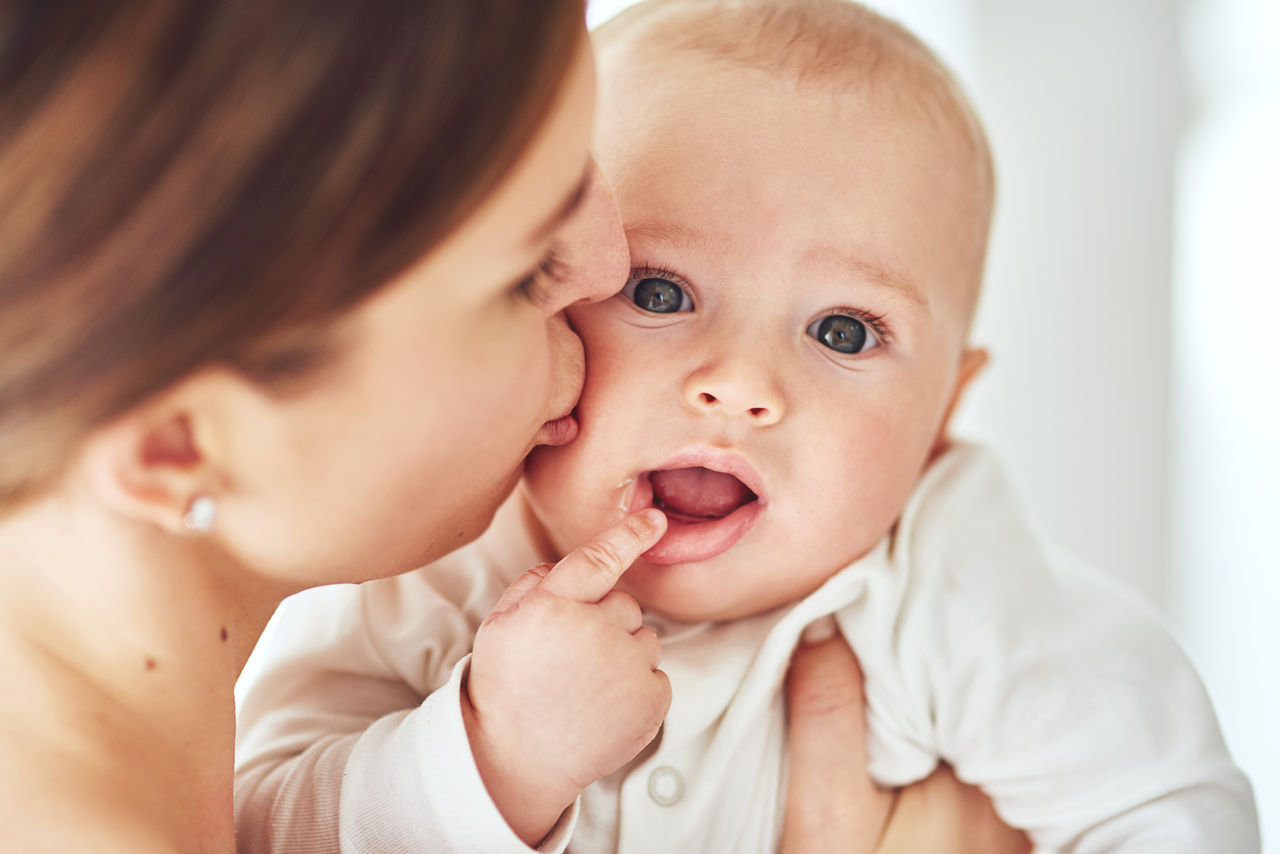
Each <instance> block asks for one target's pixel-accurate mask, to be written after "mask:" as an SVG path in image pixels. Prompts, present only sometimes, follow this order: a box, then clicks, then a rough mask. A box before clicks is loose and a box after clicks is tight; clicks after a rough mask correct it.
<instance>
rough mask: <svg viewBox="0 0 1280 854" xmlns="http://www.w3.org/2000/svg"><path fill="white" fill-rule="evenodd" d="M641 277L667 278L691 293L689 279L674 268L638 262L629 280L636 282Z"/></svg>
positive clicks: (632, 269)
mask: <svg viewBox="0 0 1280 854" xmlns="http://www.w3.org/2000/svg"><path fill="white" fill-rule="evenodd" d="M640 279H666V280H667V281H669V282H671V283H672V284H674V285H679V286H680V287H681V288H683V289H684V291H685V293H690V290H691V289H690V287H689V283H688V281H686V280H685V278H684V276H681V275H680V274H679V273H677V272H676V271H674V270H668V269H667V268H666V267H654V266H650V265H649V264H638V265H636V266H634V267H632V268H631V275H630V276H629V277H628V281H632V282H636V281H639V280H640Z"/></svg>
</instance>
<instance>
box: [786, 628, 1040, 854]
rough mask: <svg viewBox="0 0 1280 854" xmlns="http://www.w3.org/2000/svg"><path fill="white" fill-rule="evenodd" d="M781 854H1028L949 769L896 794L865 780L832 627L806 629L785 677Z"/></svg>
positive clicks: (841, 648)
mask: <svg viewBox="0 0 1280 854" xmlns="http://www.w3.org/2000/svg"><path fill="white" fill-rule="evenodd" d="M787 712H788V734H787V739H788V749H789V751H790V768H791V771H790V779H789V783H788V788H787V811H786V816H785V819H784V827H783V836H782V852H783V854H810V852H813V854H819V852H821V854H826V852H851V854H873V852H874V854H1026V852H1029V851H1030V850H1031V844H1030V842H1029V841H1028V840H1027V838H1026V836H1025V835H1024V834H1022V833H1021V832H1019V831H1016V830H1012V829H1010V828H1009V827H1006V826H1005V824H1004V823H1003V822H1001V821H1000V819H999V817H998V816H997V815H996V813H995V810H994V809H992V806H991V802H990V800H988V799H987V797H986V796H985V795H984V794H983V793H982V792H981V791H980V790H978V789H977V788H974V787H972V786H966V785H964V784H963V783H961V782H960V781H959V780H957V779H956V777H955V775H954V774H953V773H951V770H950V769H949V768H947V767H946V766H942V767H940V768H939V769H938V770H937V771H935V772H934V774H933V775H932V776H930V777H929V778H928V779H926V780H924V781H922V782H920V783H916V784H915V785H912V786H908V787H907V788H906V789H903V790H901V791H900V792H897V793H893V792H888V791H885V790H883V789H880V788H879V787H877V786H876V785H875V784H874V783H873V782H872V781H871V778H870V777H869V776H868V775H867V772H866V767H867V738H866V726H867V725H866V709H865V702H864V698H863V693H862V671H861V669H859V667H858V660H857V658H855V657H854V654H853V651H852V650H851V649H849V645H848V644H847V643H846V642H845V640H844V638H843V637H842V636H841V635H840V633H839V630H838V629H837V628H836V624H835V620H833V619H831V618H827V619H826V620H821V621H818V622H817V623H815V624H814V625H813V626H810V628H809V630H808V631H806V632H805V638H804V640H803V641H802V642H801V644H800V647H799V648H798V649H797V650H796V652H795V654H794V655H793V656H792V659H791V670H790V672H789V673H788V674H787Z"/></svg>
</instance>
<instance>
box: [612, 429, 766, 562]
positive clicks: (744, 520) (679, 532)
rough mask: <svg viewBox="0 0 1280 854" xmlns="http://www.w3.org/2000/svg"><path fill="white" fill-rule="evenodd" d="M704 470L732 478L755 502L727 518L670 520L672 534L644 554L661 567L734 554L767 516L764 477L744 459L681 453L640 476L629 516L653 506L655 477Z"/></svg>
mask: <svg viewBox="0 0 1280 854" xmlns="http://www.w3.org/2000/svg"><path fill="white" fill-rule="evenodd" d="M687 468H704V469H709V470H711V471H714V472H720V473H721V474H727V475H731V476H732V477H735V478H737V479H738V480H739V481H741V482H742V485H743V486H745V487H746V488H747V489H749V490H751V492H752V493H754V497H753V498H752V499H751V500H749V501H747V502H746V503H744V504H741V505H739V506H738V507H737V508H736V509H734V510H731V511H730V512H729V513H727V514H726V515H724V516H721V517H718V518H708V519H691V518H685V517H682V516H681V515H679V514H675V515H672V514H671V513H668V514H667V532H666V533H665V534H663V536H662V539H661V540H659V541H658V543H657V544H656V545H655V546H653V548H651V549H649V550H648V551H647V552H645V553H644V557H645V559H646V560H648V561H649V562H650V563H652V564H656V565H659V566H662V565H672V564H684V563H698V562H701V561H706V560H711V559H712V558H715V557H718V556H719V555H721V554H723V553H725V552H727V551H728V550H729V549H731V548H733V547H734V546H735V545H736V544H737V543H738V542H739V541H740V540H741V539H742V537H744V536H745V535H746V533H747V532H748V531H749V530H750V529H751V528H752V527H753V526H754V525H755V524H756V522H758V521H759V520H760V518H761V515H762V514H763V513H764V505H765V499H764V487H763V483H762V480H761V478H760V474H759V472H757V471H756V470H755V467H754V466H752V465H751V463H749V462H747V460H746V458H745V457H743V456H742V455H741V454H738V453H735V452H732V451H725V450H722V449H719V448H707V447H702V448H690V449H688V450H685V451H681V452H680V453H678V454H676V455H675V456H673V457H671V458H670V459H668V460H667V461H666V462H664V463H662V464H661V465H660V466H659V467H658V468H656V469H649V470H647V471H643V472H640V473H639V474H638V475H636V478H635V480H634V486H633V487H632V488H631V497H630V507H629V512H632V513H634V512H636V511H638V510H640V509H642V508H644V507H649V506H653V503H654V491H653V486H652V483H651V481H650V475H651V474H653V473H654V472H658V471H667V470H670V469H687Z"/></svg>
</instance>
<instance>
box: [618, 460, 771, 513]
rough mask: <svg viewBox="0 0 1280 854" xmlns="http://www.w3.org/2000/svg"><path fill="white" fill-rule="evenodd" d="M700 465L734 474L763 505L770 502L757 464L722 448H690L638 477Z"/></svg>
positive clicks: (646, 477)
mask: <svg viewBox="0 0 1280 854" xmlns="http://www.w3.org/2000/svg"><path fill="white" fill-rule="evenodd" d="M699 466H701V467H702V468H704V469H710V470H711V471H718V472H720V473H721V474H729V475H733V476H734V477H736V478H737V479H738V480H740V481H742V483H743V485H744V486H746V488H747V489H749V490H751V491H752V492H753V493H755V496H756V500H757V501H758V502H759V503H760V505H761V506H764V505H765V504H766V503H768V502H767V501H766V499H765V490H764V482H763V480H762V479H761V477H760V473H759V472H757V471H756V469H755V466H753V465H751V463H750V462H748V461H747V458H746V457H744V456H742V455H741V454H739V453H736V452H734V451H726V450H724V449H721V448H709V447H700V448H688V449H686V450H683V451H681V452H679V453H678V454H676V455H675V456H673V457H671V458H670V459H668V460H667V461H666V462H664V463H662V464H661V465H659V466H657V467H656V468H652V469H649V470H648V471H644V472H640V473H639V475H638V477H640V478H644V479H646V480H647V479H648V475H649V472H654V471H669V470H671V469H688V468H697V467H699ZM636 509H638V508H632V512H634V511H635V510H636Z"/></svg>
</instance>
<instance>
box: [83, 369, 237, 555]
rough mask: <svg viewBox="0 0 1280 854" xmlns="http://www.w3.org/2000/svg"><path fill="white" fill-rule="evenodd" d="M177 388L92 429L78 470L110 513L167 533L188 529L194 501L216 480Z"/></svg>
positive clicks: (187, 402) (190, 411) (209, 493)
mask: <svg viewBox="0 0 1280 854" xmlns="http://www.w3.org/2000/svg"><path fill="white" fill-rule="evenodd" d="M190 403H191V401H190V399H189V398H188V396H187V395H185V394H184V393H183V391H182V387H181V386H180V387H179V388H178V389H174V390H172V391H170V392H168V393H165V394H162V395H161V396H160V397H159V398H158V399H156V400H153V401H151V402H148V403H145V404H143V405H142V406H140V407H138V408H136V409H134V410H132V411H130V412H128V413H126V414H124V415H123V416H121V417H119V418H117V419H116V420H115V421H113V422H111V423H110V424H107V425H106V426H104V427H101V428H99V429H98V430H96V431H95V432H94V433H93V434H92V435H91V436H90V437H89V439H88V440H87V441H86V442H85V444H84V446H83V447H82V449H81V451H80V454H79V458H78V461H77V466H78V468H79V469H80V471H81V473H82V474H83V476H84V478H85V481H86V483H87V484H88V487H89V489H90V491H91V492H92V493H93V495H94V496H95V497H96V498H97V499H98V500H99V501H100V502H101V503H102V504H103V506H105V507H107V508H108V509H109V510H111V511H112V512H114V513H117V514H119V515H122V516H125V517H127V518H131V519H134V520H136V521H140V522H145V523H149V524H152V525H155V526H157V527H159V528H161V529H163V530H166V531H169V532H171V533H182V532H184V531H186V530H187V525H186V523H185V521H184V517H185V516H186V514H187V512H188V510H190V509H191V505H192V502H193V501H194V500H195V499H196V498H198V497H202V496H205V497H215V496H213V495H212V491H213V488H214V486H215V484H216V480H217V479H216V478H215V476H214V473H213V471H212V466H211V465H210V462H209V459H208V455H207V454H206V453H205V452H204V449H202V448H201V443H200V442H199V441H198V439H197V436H198V432H199V431H198V430H197V429H196V427H195V426H194V423H195V420H196V419H197V418H198V415H197V414H196V412H195V411H194V410H193V409H192V407H191V406H190Z"/></svg>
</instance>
